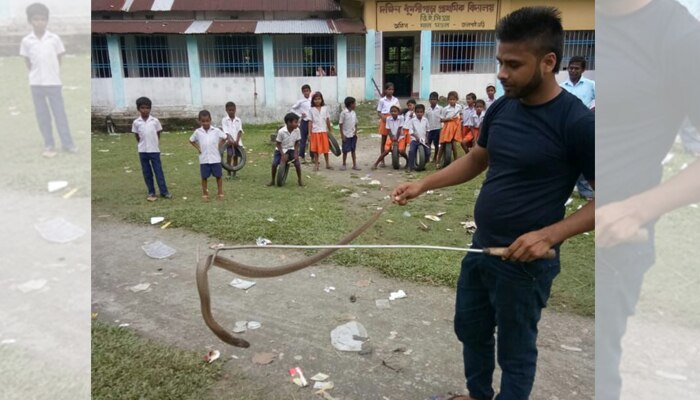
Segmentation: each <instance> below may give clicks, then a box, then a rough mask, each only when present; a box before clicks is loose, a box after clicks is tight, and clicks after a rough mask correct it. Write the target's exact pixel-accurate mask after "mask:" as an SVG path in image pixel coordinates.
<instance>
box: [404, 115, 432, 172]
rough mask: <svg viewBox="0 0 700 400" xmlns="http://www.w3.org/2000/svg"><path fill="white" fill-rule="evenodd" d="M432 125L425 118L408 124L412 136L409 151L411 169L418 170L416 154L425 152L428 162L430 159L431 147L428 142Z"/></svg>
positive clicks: (416, 119)
mask: <svg viewBox="0 0 700 400" xmlns="http://www.w3.org/2000/svg"><path fill="white" fill-rule="evenodd" d="M429 126H430V123H429V122H428V119H427V118H425V117H423V118H421V119H418V118H412V119H411V121H409V123H408V132H409V134H410V138H411V142H410V147H409V149H408V165H409V166H410V168H416V164H415V161H416V152H418V151H421V150H422V151H424V152H425V159H426V161H427V160H428V159H430V145H429V144H427V143H426V142H427V140H428V128H429Z"/></svg>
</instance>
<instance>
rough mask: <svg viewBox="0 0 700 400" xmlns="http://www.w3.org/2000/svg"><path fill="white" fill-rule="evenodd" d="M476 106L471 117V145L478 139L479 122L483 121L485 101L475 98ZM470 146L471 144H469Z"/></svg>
mask: <svg viewBox="0 0 700 400" xmlns="http://www.w3.org/2000/svg"><path fill="white" fill-rule="evenodd" d="M475 104H476V106H475V107H474V114H472V118H471V124H470V125H471V126H470V128H471V136H472V140H473V142H472V146H473V144H474V143H476V141H477V140H478V139H479V131H480V130H481V123H482V122H484V116H485V115H486V102H485V101H484V100H481V99H479V100H477V101H476V103H475ZM470 147H471V146H470Z"/></svg>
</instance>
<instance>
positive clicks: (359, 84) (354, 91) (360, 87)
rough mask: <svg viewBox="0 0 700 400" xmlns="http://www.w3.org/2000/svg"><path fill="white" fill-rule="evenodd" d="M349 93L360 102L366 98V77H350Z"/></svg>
mask: <svg viewBox="0 0 700 400" xmlns="http://www.w3.org/2000/svg"><path fill="white" fill-rule="evenodd" d="M347 92H348V93H347V95H348V96H351V97H354V98H355V99H356V100H357V101H358V102H360V101H364V99H365V78H364V77H362V78H348V83H347Z"/></svg>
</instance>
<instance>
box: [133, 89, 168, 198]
mask: <svg viewBox="0 0 700 400" xmlns="http://www.w3.org/2000/svg"><path fill="white" fill-rule="evenodd" d="M136 109H138V111H139V114H140V115H141V116H140V117H139V118H136V119H135V120H134V123H133V124H131V132H133V133H134V135H136V142H137V143H138V151H139V160H140V161H141V172H142V173H143V180H144V181H145V182H146V188H147V189H148V197H146V200H148V201H156V200H158V197H156V188H155V186H154V185H153V175H155V176H156V182H157V183H158V189H159V190H160V195H161V196H162V197H164V198H166V199H171V198H172V197H173V196H172V195H171V194H170V192H169V191H168V186H167V185H166V183H165V174H163V166H162V164H161V161H160V133H161V132H162V131H163V127H162V126H161V124H160V121H159V120H158V118H155V117H153V116H152V115H151V99H149V98H148V97H139V98H138V99H136Z"/></svg>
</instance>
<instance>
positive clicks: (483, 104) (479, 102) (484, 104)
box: [474, 99, 486, 107]
mask: <svg viewBox="0 0 700 400" xmlns="http://www.w3.org/2000/svg"><path fill="white" fill-rule="evenodd" d="M479 104H481V106H482V107H486V102H485V101H484V100H482V99H478V100H477V101H475V102H474V105H475V106H478V105H479Z"/></svg>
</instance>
